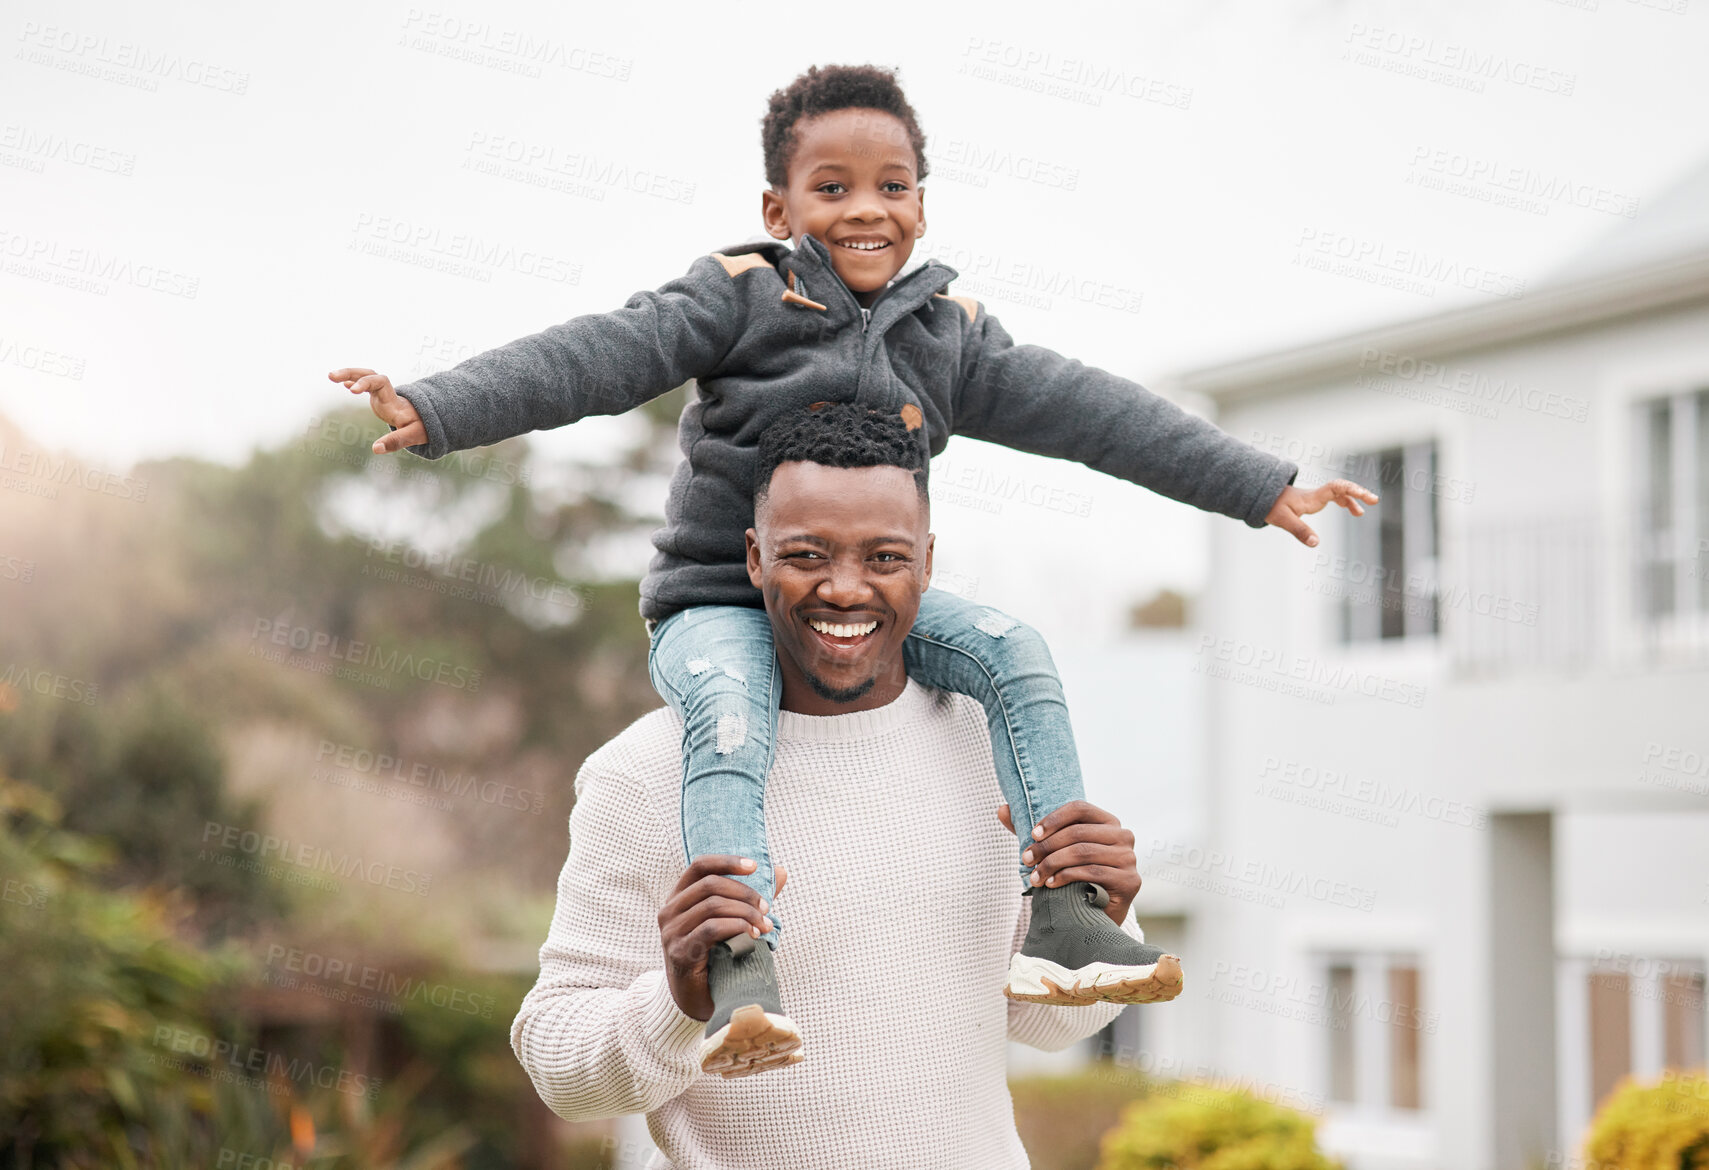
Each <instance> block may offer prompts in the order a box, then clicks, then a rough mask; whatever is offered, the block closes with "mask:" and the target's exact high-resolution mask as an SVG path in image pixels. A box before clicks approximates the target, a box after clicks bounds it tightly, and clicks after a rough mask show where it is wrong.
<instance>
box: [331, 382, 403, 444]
mask: <svg viewBox="0 0 1709 1170" xmlns="http://www.w3.org/2000/svg"><path fill="white" fill-rule="evenodd" d="M327 377H328V378H329V379H330V380H332V381H334V382H343V383H344V385H345V386H346V387H348V388H349V390H350V393H352V394H361V393H364V392H366V393H367V395H368V405H369V406H372V407H373V408H374V413H375V414H377V415H378V416H379V417H380V421H381V422H384V423H388V424H390V425H391V426H394V427H396V428H398V429H397V430H395V431H393V432H392V433H391V434H389V435H381V436H380V437H379V438H377V439H375V440H374V454H376V455H384V454H386V453H387V452H388V451H402V450H403V449H404V448H405V447H414V446H416V445H417V444H420V443H425V442H427V427H426V426H425V425H423V424H422V421H421V416H420V415H419V414H417V413H416V412H415V407H413V406H411V405H410V403H409V399H407V398H399V397H398V392H397V391H396V390H393V389H392V380H391V379H390V378H388V377H386V376H385V375H384V374H376V373H375V372H374V371H373V370H364V369H359V368H357V367H354V366H352V367H351V368H349V369H344V370H334V371H332V373H330V374H328V375H327Z"/></svg>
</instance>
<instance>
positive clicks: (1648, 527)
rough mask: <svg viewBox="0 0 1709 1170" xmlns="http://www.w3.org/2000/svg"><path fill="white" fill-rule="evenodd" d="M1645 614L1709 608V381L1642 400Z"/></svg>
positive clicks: (1640, 599) (1639, 440)
mask: <svg viewBox="0 0 1709 1170" xmlns="http://www.w3.org/2000/svg"><path fill="white" fill-rule="evenodd" d="M1635 409H1636V411H1637V418H1636V420H1635V423H1636V425H1635V427H1634V433H1635V438H1636V447H1637V450H1636V452H1635V453H1634V463H1635V465H1636V467H1637V496H1638V515H1637V517H1636V526H1637V527H1636V531H1637V535H1638V558H1637V562H1638V563H1637V566H1636V567H1637V580H1636V581H1635V583H1634V596H1635V597H1636V600H1637V611H1638V616H1639V617H1640V618H1644V619H1648V620H1652V621H1653V620H1656V619H1659V618H1666V617H1670V616H1673V615H1677V614H1686V613H1704V612H1706V611H1709V389H1702V390H1697V391H1689V392H1686V393H1681V394H1673V395H1669V396H1668V397H1665V398H1655V399H1651V400H1650V401H1648V402H1641V403H1639V404H1638V405H1637V407H1636V408H1635Z"/></svg>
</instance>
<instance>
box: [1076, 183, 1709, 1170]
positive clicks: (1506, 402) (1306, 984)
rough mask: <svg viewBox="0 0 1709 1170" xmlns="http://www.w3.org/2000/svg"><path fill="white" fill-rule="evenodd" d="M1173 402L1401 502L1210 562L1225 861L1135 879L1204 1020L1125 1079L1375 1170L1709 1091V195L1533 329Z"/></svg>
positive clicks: (1188, 1007) (1537, 296)
mask: <svg viewBox="0 0 1709 1170" xmlns="http://www.w3.org/2000/svg"><path fill="white" fill-rule="evenodd" d="M1175 388H1176V389H1177V390H1179V391H1182V392H1186V393H1194V394H1198V395H1202V396H1204V397H1205V398H1207V399H1208V400H1210V401H1211V402H1213V403H1214V405H1215V410H1216V418H1217V421H1218V423H1219V425H1221V426H1222V427H1224V428H1225V429H1227V430H1228V431H1230V432H1231V433H1233V434H1235V435H1237V436H1239V437H1241V438H1244V439H1247V440H1248V441H1251V442H1254V443H1256V444H1258V445H1260V446H1264V447H1268V448H1270V449H1273V450H1275V451H1277V452H1278V453H1281V454H1285V455H1287V456H1288V457H1289V458H1292V459H1294V460H1295V461H1296V462H1298V463H1299V464H1300V465H1301V468H1302V470H1301V474H1300V477H1299V480H1298V483H1299V484H1300V485H1302V486H1313V485H1316V484H1319V483H1322V482H1324V481H1326V480H1328V479H1332V478H1349V479H1353V480H1356V481H1358V482H1360V483H1362V484H1364V485H1366V486H1367V487H1370V488H1371V489H1373V490H1374V491H1376V492H1378V493H1379V495H1380V496H1381V502H1380V503H1379V504H1378V505H1377V506H1376V507H1374V508H1371V509H1369V511H1368V513H1367V514H1366V515H1365V516H1364V517H1363V518H1361V519H1357V520H1352V519H1350V518H1347V517H1346V516H1345V514H1344V513H1342V512H1341V511H1340V510H1339V509H1332V511H1333V512H1334V513H1335V515H1334V516H1331V515H1330V514H1329V513H1320V514H1319V516H1318V517H1316V518H1314V520H1313V523H1314V525H1315V526H1316V527H1317V528H1318V530H1319V532H1320V533H1321V534H1322V535H1323V537H1324V539H1323V542H1322V544H1321V546H1320V547H1319V548H1318V549H1307V548H1305V547H1304V546H1301V545H1299V544H1297V543H1294V542H1288V541H1281V540H1275V541H1265V540H1253V539H1250V537H1249V534H1247V533H1243V532H1237V531H1234V530H1232V528H1231V527H1230V526H1223V525H1218V526H1216V527H1215V529H1214V535H1213V541H1212V546H1211V547H1212V562H1211V564H1212V573H1211V582H1210V587H1209V590H1208V595H1207V597H1206V598H1205V601H1204V604H1203V606H1202V611H1201V613H1200V615H1199V617H1198V620H1197V621H1196V623H1195V626H1196V628H1195V630H1194V638H1193V655H1192V659H1193V660H1192V662H1191V664H1190V665H1189V666H1188V667H1187V668H1186V669H1187V671H1188V673H1189V674H1190V675H1191V676H1192V677H1193V678H1194V679H1195V680H1197V685H1198V686H1199V687H1201V688H1202V694H1203V696H1204V700H1205V703H1206V715H1205V720H1204V745H1203V753H1202V755H1203V761H1204V768H1205V777H1206V800H1207V805H1206V812H1205V816H1204V818H1203V828H1202V832H1198V833H1195V832H1187V833H1184V834H1182V835H1181V836H1179V837H1177V838H1173V839H1170V840H1166V841H1161V842H1152V843H1150V844H1148V845H1147V844H1145V843H1143V842H1142V852H1141V857H1140V864H1141V871H1142V873H1144V874H1145V875H1146V895H1145V896H1146V897H1153V896H1156V895H1158V894H1161V893H1162V892H1163V891H1165V890H1169V889H1173V890H1175V891H1176V893H1177V895H1178V896H1179V898H1180V899H1182V908H1183V909H1184V910H1185V911H1186V912H1187V918H1186V921H1187V922H1188V923H1189V928H1188V930H1187V934H1186V939H1185V941H1184V943H1183V946H1184V947H1185V948H1186V953H1187V954H1188V955H1189V956H1190V957H1191V967H1190V974H1189V980H1188V992H1187V994H1186V995H1184V996H1183V999H1182V1000H1181V1001H1179V1003H1178V1005H1177V1006H1178V1010H1176V1009H1170V1010H1174V1012H1175V1014H1174V1015H1173V1016H1172V1017H1170V1018H1168V1020H1167V1022H1166V1023H1165V1022H1164V1021H1165V1015H1164V1013H1159V1014H1158V1015H1157V1016H1156V1019H1155V1023H1148V1022H1147V1020H1148V1017H1141V1019H1140V1020H1139V1021H1138V1023H1137V1025H1127V1026H1130V1027H1137V1028H1138V1031H1137V1033H1136V1035H1137V1037H1138V1040H1137V1047H1136V1049H1135V1051H1136V1052H1137V1053H1139V1054H1140V1055H1139V1056H1138V1057H1136V1059H1142V1060H1144V1061H1146V1062H1149V1063H1151V1064H1153V1065H1158V1064H1164V1065H1169V1066H1172V1067H1183V1068H1187V1069H1189V1070H1191V1069H1192V1068H1194V1067H1195V1066H1197V1065H1201V1064H1202V1065H1207V1066H1209V1067H1210V1068H1212V1069H1214V1070H1215V1071H1216V1072H1217V1073H1219V1074H1221V1075H1223V1076H1225V1077H1233V1078H1236V1079H1239V1080H1240V1081H1242V1082H1243V1083H1246V1084H1248V1085H1250V1086H1252V1087H1255V1088H1258V1089H1259V1090H1260V1091H1264V1092H1267V1093H1269V1094H1271V1095H1273V1096H1275V1097H1276V1098H1277V1099H1280V1100H1284V1101H1288V1102H1290V1103H1293V1104H1296V1105H1303V1106H1304V1107H1307V1108H1311V1109H1314V1110H1315V1109H1321V1111H1322V1114H1323V1117H1324V1124H1323V1126H1322V1128H1321V1130H1320V1132H1321V1134H1322V1135H1323V1138H1324V1140H1325V1142H1326V1144H1328V1145H1329V1146H1331V1147H1332V1148H1333V1149H1334V1150H1335V1151H1336V1152H1337V1153H1339V1154H1341V1155H1342V1156H1344V1157H1345V1158H1346V1159H1347V1160H1348V1161H1349V1162H1350V1164H1351V1165H1353V1166H1355V1167H1357V1168H1358V1170H1370V1168H1378V1167H1418V1168H1424V1167H1440V1168H1443V1170H1449V1168H1452V1170H1520V1168H1521V1167H1525V1166H1534V1165H1537V1164H1547V1165H1550V1166H1563V1165H1564V1166H1570V1165H1572V1160H1573V1159H1575V1158H1577V1157H1578V1155H1579V1153H1580V1150H1579V1143H1580V1140H1581V1138H1582V1136H1583V1132H1584V1128H1585V1125H1586V1123H1587V1121H1588V1120H1589V1118H1590V1116H1591V1113H1592V1110H1593V1108H1594V1105H1595V1103H1596V1101H1597V1100H1599V1099H1600V1098H1601V1097H1602V1096H1603V1095H1604V1094H1605V1093H1606V1092H1607V1091H1608V1089H1609V1088H1610V1087H1611V1086H1612V1085H1613V1083H1614V1082H1615V1081H1616V1080H1617V1079H1618V1077H1619V1076H1621V1075H1623V1074H1625V1073H1627V1072H1636V1073H1639V1074H1641V1075H1647V1076H1654V1075H1657V1074H1659V1073H1660V1071H1661V1070H1662V1069H1663V1068H1664V1067H1691V1066H1701V1065H1702V1064H1703V1063H1704V1049H1705V1016H1704V1008H1703V988H1704V970H1705V965H1706V961H1709V166H1706V167H1705V168H1703V169H1702V170H1701V171H1700V172H1698V173H1697V175H1696V176H1695V177H1694V178H1692V179H1691V180H1689V181H1688V182H1686V183H1685V184H1684V185H1683V186H1682V187H1681V188H1680V189H1678V190H1676V191H1674V192H1672V193H1671V194H1670V195H1668V196H1667V197H1666V198H1664V199H1661V200H1659V201H1657V202H1656V203H1655V204H1654V205H1652V206H1651V207H1650V208H1649V209H1648V210H1647V211H1646V212H1645V213H1644V214H1643V215H1641V216H1640V217H1638V218H1637V219H1635V220H1633V221H1630V222H1629V223H1626V224H1623V225H1621V227H1620V228H1619V229H1617V230H1616V231H1614V232H1611V233H1610V234H1609V236H1608V237H1607V239H1606V240H1605V241H1604V242H1602V243H1601V244H1599V245H1598V246H1597V247H1595V248H1593V249H1592V250H1591V251H1589V252H1588V253H1586V254H1585V255H1583V256H1581V257H1579V258H1578V259H1577V260H1575V261H1574V262H1573V263H1571V264H1570V265H1568V266H1566V267H1565V268H1563V269H1562V270H1561V271H1560V272H1559V273H1557V274H1555V275H1554V276H1553V277H1551V278H1550V279H1549V280H1547V281H1543V282H1539V283H1538V284H1537V285H1535V286H1533V287H1532V288H1531V289H1529V290H1528V291H1527V292H1526V293H1525V295H1523V296H1521V297H1517V298H1512V299H1503V300H1500V301H1496V302H1493V303H1489V304H1482V305H1478V306H1475V307H1471V308H1463V309H1458V310H1454V311H1451V312H1445V313H1441V314H1439V315H1435V316H1430V317H1426V318H1423V319H1419V320H1413V321H1407V322H1403V323H1400V324H1396V325H1392V326H1388V327H1383V328H1378V329H1371V330H1368V331H1365V332H1361V333H1357V334H1354V335H1350V336H1345V337H1339V338H1335V339H1333V340H1329V341H1324V342H1320V343H1316V344H1311V345H1304V346H1300V347H1298V348H1294V349H1288V350H1283V351H1279V352H1273V353H1267V354H1262V355H1260V356H1256V357H1252V358H1249V359H1247V360H1242V361H1238V362H1233V363H1230V364H1227V365H1221V366H1217V367H1214V368H1208V369H1200V370H1196V371H1193V372H1191V373H1188V374H1186V375H1184V376H1182V377H1181V378H1180V379H1179V381H1178V383H1177V385H1176V387H1175ZM1065 674H1066V672H1065ZM1071 685H1072V684H1071ZM1071 697H1072V696H1071ZM1078 725H1079V724H1078V723H1077V726H1078ZM1139 1010H1140V1011H1141V1012H1149V1011H1151V1010H1152V1009H1139ZM1135 1015H1136V1012H1135V1011H1133V1010H1130V1011H1129V1012H1128V1013H1126V1015H1125V1016H1124V1021H1123V1023H1124V1025H1126V1024H1127V1019H1128V1017H1132V1016H1135ZM1147 1028H1153V1029H1154V1035H1159V1036H1163V1035H1164V1034H1166V1038H1161V1039H1157V1040H1155V1041H1151V1040H1147V1039H1146V1029H1147ZM1706 1106H1709V1103H1706Z"/></svg>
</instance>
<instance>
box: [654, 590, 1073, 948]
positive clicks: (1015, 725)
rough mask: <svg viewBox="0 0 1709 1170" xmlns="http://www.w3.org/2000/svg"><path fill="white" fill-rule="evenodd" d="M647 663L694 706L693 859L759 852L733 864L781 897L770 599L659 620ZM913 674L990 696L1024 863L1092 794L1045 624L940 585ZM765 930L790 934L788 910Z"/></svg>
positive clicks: (675, 703)
mask: <svg viewBox="0 0 1709 1170" xmlns="http://www.w3.org/2000/svg"><path fill="white" fill-rule="evenodd" d="M651 640H652V644H651V647H650V649H649V651H648V654H647V671H648V673H649V674H650V675H651V676H652V680H653V686H654V687H655V688H657V690H658V692H659V695H660V696H661V697H662V698H663V699H664V700H665V702H667V703H669V704H670V705H671V707H672V709H673V710H675V711H676V713H677V714H678V715H679V716H681V717H682V721H683V730H682V754H683V781H682V840H683V846H684V849H685V852H686V853H687V856H688V859H689V860H690V861H692V860H693V859H694V858H696V857H700V856H702V855H703V854H707V853H733V854H736V855H738V856H741V857H751V858H753V860H754V861H755V862H756V863H757V865H756V869H755V871H754V872H753V873H752V874H749V875H746V876H742V875H733V876H735V877H736V879H737V880H738V881H741V882H743V883H745V884H747V885H748V886H750V887H752V888H753V889H755V890H757V891H759V893H760V895H761V896H762V897H764V898H766V899H767V900H768V901H769V900H771V898H772V894H773V875H772V864H771V856H770V853H769V852H768V851H767V848H766V835H765V782H766V777H767V775H768V774H769V773H770V772H771V765H772V757H773V753H774V749H775V743H776V736H777V710H778V701H779V699H780V697H781V696H782V692H783V679H782V676H781V675H780V674H779V673H778V666H777V652H776V649H775V648H774V647H773V646H772V638H771V619H770V618H769V617H767V616H766V612H765V610H763V609H760V608H757V607H755V608H749V607H745V606H733V605H706V606H696V607H694V608H692V609H685V610H682V611H680V612H678V613H674V614H672V615H671V616H670V617H668V618H666V619H665V620H664V621H662V622H660V623H659V624H658V625H657V626H656V627H654V629H653V631H652V634H651ZM903 661H904V663H905V664H906V666H907V670H908V676H909V677H910V678H912V679H913V680H914V681H915V682H917V683H920V684H921V685H922V686H928V687H934V688H936V689H938V690H944V691H955V692H957V693H959V694H963V695H968V696H971V697H972V698H975V699H978V700H979V702H980V704H981V705H982V706H983V707H984V708H985V716H986V721H987V723H988V725H989V727H990V729H991V759H992V762H993V763H994V764H995V765H996V769H997V782H998V784H999V786H1000V787H1001V788H1002V791H1003V798H1004V799H1005V800H1007V801H1008V802H1009V815H1010V817H1011V818H1013V820H1014V824H1015V835H1016V837H1017V838H1018V843H1017V845H1016V865H1017V866H1018V868H1019V871H1020V874H1021V877H1022V880H1023V882H1024V881H1025V878H1026V875H1027V873H1028V872H1029V870H1030V868H1031V867H1030V866H1028V865H1026V864H1025V863H1023V862H1021V861H1020V860H1019V854H1020V851H1022V850H1024V849H1025V848H1026V846H1027V843H1028V842H1029V841H1031V840H1032V829H1033V825H1034V824H1036V823H1037V822H1038V821H1039V820H1040V819H1041V818H1042V817H1043V816H1045V814H1047V813H1050V812H1054V811H1055V810H1056V809H1058V808H1060V807H1062V806H1063V805H1064V804H1067V803H1068V802H1069V801H1072V800H1079V799H1080V798H1081V797H1083V796H1084V795H1085V786H1084V784H1083V782H1082V780H1081V776H1080V758H1079V755H1078V753H1077V752H1076V751H1075V749H1074V734H1073V731H1072V730H1071V729H1070V727H1069V724H1068V703H1067V701H1066V700H1065V699H1064V698H1063V695H1062V682H1061V680H1060V679H1058V678H1057V675H1056V664H1055V663H1053V662H1052V661H1051V658H1050V651H1049V650H1048V649H1046V648H1045V644H1044V639H1043V638H1041V637H1040V636H1039V635H1038V633H1037V632H1036V631H1034V630H1033V629H1032V628H1031V627H1029V626H1025V625H1022V624H1021V623H1019V622H1017V621H1015V620H1014V619H1013V618H1011V617H1009V616H1008V615H1007V614H1004V613H1001V612H999V611H998V610H995V609H991V608H990V607H988V606H983V605H975V604H974V603H972V602H970V601H964V600H963V599H962V598H960V597H958V596H956V595H955V594H953V593H946V592H943V591H942V590H938V589H928V590H926V592H925V593H924V595H922V596H921V598H920V612H919V616H918V617H916V618H915V620H914V628H913V629H912V630H910V631H909V633H908V637H907V639H906V640H905V642H904V644H903ZM769 916H770V918H771V920H772V922H773V923H774V924H775V926H776V928H777V929H775V930H772V931H768V932H767V933H765V934H763V935H761V936H760V937H761V938H763V939H765V940H766V941H767V942H769V943H770V944H771V945H772V946H774V947H775V946H776V945H777V940H778V936H779V935H780V934H781V933H782V930H783V923H782V921H781V920H780V919H779V918H778V915H777V908H776V907H775V906H773V907H772V908H771V909H770V911H769Z"/></svg>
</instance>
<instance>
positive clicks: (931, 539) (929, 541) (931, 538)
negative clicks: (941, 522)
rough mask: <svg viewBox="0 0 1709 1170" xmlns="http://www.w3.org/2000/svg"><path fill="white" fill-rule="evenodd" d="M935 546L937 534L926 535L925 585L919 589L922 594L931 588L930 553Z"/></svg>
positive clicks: (929, 533)
mask: <svg viewBox="0 0 1709 1170" xmlns="http://www.w3.org/2000/svg"><path fill="white" fill-rule="evenodd" d="M937 545H938V534H937V533H935V532H928V533H926V583H925V585H924V586H923V587H922V588H921V589H920V592H922V593H924V592H925V591H926V590H927V589H930V588H931V587H932V552H933V551H934V550H935V549H936V548H937Z"/></svg>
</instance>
